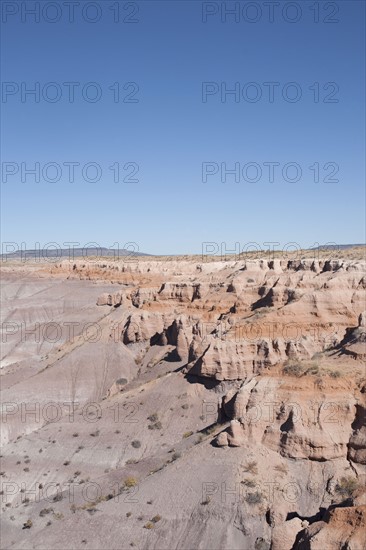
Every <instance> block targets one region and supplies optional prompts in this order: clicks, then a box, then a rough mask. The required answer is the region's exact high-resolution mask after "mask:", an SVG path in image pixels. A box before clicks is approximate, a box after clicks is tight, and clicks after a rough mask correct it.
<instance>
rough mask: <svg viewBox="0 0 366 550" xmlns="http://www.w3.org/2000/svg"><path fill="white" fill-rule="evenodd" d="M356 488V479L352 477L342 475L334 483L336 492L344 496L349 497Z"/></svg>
mask: <svg viewBox="0 0 366 550" xmlns="http://www.w3.org/2000/svg"><path fill="white" fill-rule="evenodd" d="M357 488H358V483H357V480H356V479H355V478H354V477H351V476H348V477H342V478H341V479H340V481H339V482H338V483H337V485H336V488H335V490H336V492H337V493H338V494H339V495H341V496H344V497H351V496H352V495H353V493H354V492H355V491H356V489H357Z"/></svg>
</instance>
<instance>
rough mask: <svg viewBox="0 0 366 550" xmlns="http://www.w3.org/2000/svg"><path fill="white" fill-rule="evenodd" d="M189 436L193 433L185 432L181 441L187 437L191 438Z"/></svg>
mask: <svg viewBox="0 0 366 550" xmlns="http://www.w3.org/2000/svg"><path fill="white" fill-rule="evenodd" d="M191 435H193V432H191V431H190V432H185V433H184V434H183V439H187V437H191Z"/></svg>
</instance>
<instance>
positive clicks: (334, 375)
mask: <svg viewBox="0 0 366 550" xmlns="http://www.w3.org/2000/svg"><path fill="white" fill-rule="evenodd" d="M329 376H330V377H331V378H340V377H341V376H342V374H341V372H340V371H339V370H332V371H330V373H329Z"/></svg>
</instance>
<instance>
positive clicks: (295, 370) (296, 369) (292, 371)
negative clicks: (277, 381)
mask: <svg viewBox="0 0 366 550" xmlns="http://www.w3.org/2000/svg"><path fill="white" fill-rule="evenodd" d="M304 371H305V368H304V366H303V365H301V363H288V364H287V365H285V366H284V367H283V374H287V375H289V376H296V377H298V378H299V377H300V376H302V375H303V374H304Z"/></svg>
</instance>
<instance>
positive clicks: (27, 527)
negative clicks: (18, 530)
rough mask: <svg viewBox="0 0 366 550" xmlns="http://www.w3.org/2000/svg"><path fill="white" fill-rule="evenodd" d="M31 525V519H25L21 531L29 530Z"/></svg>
mask: <svg viewBox="0 0 366 550" xmlns="http://www.w3.org/2000/svg"><path fill="white" fill-rule="evenodd" d="M32 525H33V522H32V520H31V519H27V521H26V522H25V523H23V529H30V528H31V527H32Z"/></svg>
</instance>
